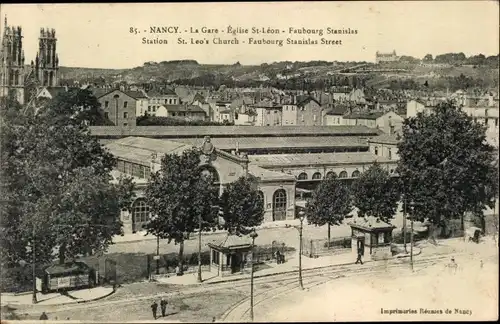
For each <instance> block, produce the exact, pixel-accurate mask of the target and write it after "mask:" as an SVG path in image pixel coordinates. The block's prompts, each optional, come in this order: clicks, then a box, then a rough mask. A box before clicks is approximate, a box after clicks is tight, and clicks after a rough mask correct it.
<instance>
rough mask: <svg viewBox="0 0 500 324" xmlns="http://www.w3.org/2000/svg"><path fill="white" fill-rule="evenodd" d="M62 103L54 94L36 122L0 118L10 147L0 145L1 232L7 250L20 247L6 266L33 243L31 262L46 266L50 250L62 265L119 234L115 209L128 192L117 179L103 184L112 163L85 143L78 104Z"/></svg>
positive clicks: (92, 142) (30, 118)
mask: <svg viewBox="0 0 500 324" xmlns="http://www.w3.org/2000/svg"><path fill="white" fill-rule="evenodd" d="M67 99H68V97H67V96H65V95H60V96H57V97H56V98H55V99H54V100H52V101H51V102H50V103H48V104H47V105H46V106H43V107H42V108H41V109H40V110H39V111H38V113H37V114H36V115H35V114H30V115H27V116H23V115H22V114H21V111H19V110H17V116H18V117H19V120H15V119H12V118H10V117H7V118H5V119H4V121H6V122H5V124H6V125H7V132H8V133H7V134H8V135H9V136H11V137H12V138H13V139H14V141H13V142H12V143H11V144H10V145H7V146H4V145H2V148H4V147H5V148H6V150H7V152H5V151H3V152H2V153H3V154H4V156H6V159H5V160H3V159H2V162H3V163H4V165H3V167H5V168H6V169H7V170H9V174H7V175H6V178H5V179H3V180H5V182H4V184H5V186H4V188H3V189H4V191H6V193H7V194H6V197H7V199H6V204H5V205H4V206H3V207H4V209H3V210H2V211H3V212H4V215H7V217H6V219H7V221H5V222H4V223H3V224H2V227H3V230H4V231H6V232H8V233H13V234H15V235H13V236H12V239H13V240H14V241H13V242H11V243H12V244H15V245H17V246H20V247H22V249H20V250H19V251H17V252H18V253H17V254H11V255H10V263H11V264H12V263H13V262H18V261H20V260H23V259H26V257H29V256H27V255H26V254H27V250H26V247H27V246H28V245H32V243H33V240H36V251H37V261H41V262H44V261H50V260H51V257H52V251H53V250H54V249H57V250H58V254H59V260H60V262H64V261H65V259H66V258H68V257H74V256H76V255H77V254H81V253H86V252H91V251H95V250H103V249H105V248H106V247H107V246H108V245H109V244H111V239H112V237H113V235H116V234H119V233H120V232H121V223H120V221H119V214H120V210H121V209H122V208H123V207H125V206H126V204H127V203H126V202H125V200H127V198H130V197H131V195H132V193H131V191H132V189H133V186H131V184H130V181H129V182H128V183H127V181H126V180H123V179H121V180H120V181H118V184H115V183H112V182H111V176H110V174H109V172H110V171H111V169H112V167H113V166H114V165H115V159H114V158H113V156H112V155H111V154H110V153H109V152H107V151H106V150H105V149H104V148H103V147H102V146H101V145H100V144H99V142H98V141H97V139H95V138H94V137H91V136H90V133H89V129H88V126H87V123H86V122H85V120H86V117H85V109H82V105H81V102H79V101H78V100H76V101H74V102H73V104H68V102H67V101H66V100H67ZM61 107H64V108H63V109H61ZM5 111H9V113H12V114H13V111H12V109H10V110H9V108H6V110H5ZM9 132H10V133H9ZM122 190H126V191H127V192H123V191H122ZM40 238H43V239H40ZM83 242H85V244H82V243H83ZM38 253H40V255H38Z"/></svg>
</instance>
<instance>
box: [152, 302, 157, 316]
mask: <svg viewBox="0 0 500 324" xmlns="http://www.w3.org/2000/svg"><path fill="white" fill-rule="evenodd" d="M151 310H152V311H153V317H154V318H155V319H156V311H157V310H158V303H157V302H156V300H154V301H153V303H152V304H151Z"/></svg>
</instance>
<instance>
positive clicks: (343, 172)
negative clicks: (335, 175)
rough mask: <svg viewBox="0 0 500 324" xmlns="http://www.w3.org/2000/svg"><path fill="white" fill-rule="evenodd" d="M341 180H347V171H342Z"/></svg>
mask: <svg viewBox="0 0 500 324" xmlns="http://www.w3.org/2000/svg"><path fill="white" fill-rule="evenodd" d="M339 178H341V179H342V178H347V172H346V171H342V172H340V174H339Z"/></svg>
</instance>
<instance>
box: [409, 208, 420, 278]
mask: <svg viewBox="0 0 500 324" xmlns="http://www.w3.org/2000/svg"><path fill="white" fill-rule="evenodd" d="M420 205H422V203H419V202H413V201H412V202H411V203H410V206H412V207H415V206H420ZM413 214H414V213H413V212H412V213H411V214H410V224H411V225H410V226H411V227H410V230H411V233H410V266H411V271H413Z"/></svg>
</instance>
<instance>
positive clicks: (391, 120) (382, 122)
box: [376, 111, 403, 134]
mask: <svg viewBox="0 0 500 324" xmlns="http://www.w3.org/2000/svg"><path fill="white" fill-rule="evenodd" d="M391 125H392V126H393V127H392V131H391ZM402 125H403V118H402V117H401V116H399V115H398V114H396V113H395V112H393V111H389V112H387V113H386V114H384V115H383V116H381V117H379V118H377V120H376V127H377V128H378V129H380V130H381V131H383V132H384V133H386V134H394V133H395V132H400V131H401V128H402Z"/></svg>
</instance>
